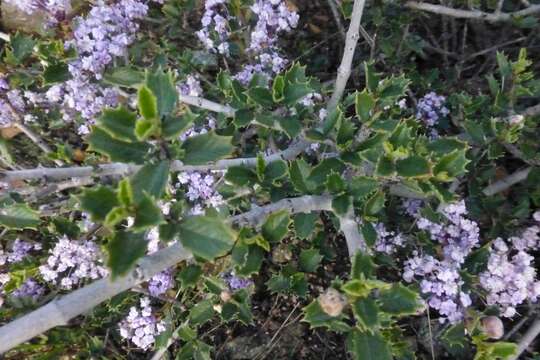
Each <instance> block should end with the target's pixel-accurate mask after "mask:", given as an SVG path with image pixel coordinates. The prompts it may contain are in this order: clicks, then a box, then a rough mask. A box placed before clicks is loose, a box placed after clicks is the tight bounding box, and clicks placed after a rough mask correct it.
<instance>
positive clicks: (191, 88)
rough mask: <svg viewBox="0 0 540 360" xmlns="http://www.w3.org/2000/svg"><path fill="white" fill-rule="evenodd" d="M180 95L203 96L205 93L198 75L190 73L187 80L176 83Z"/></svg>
mask: <svg viewBox="0 0 540 360" xmlns="http://www.w3.org/2000/svg"><path fill="white" fill-rule="evenodd" d="M176 89H177V91H178V93H179V94H180V95H189V96H201V95H202V93H203V90H202V87H201V82H200V81H199V79H197V77H195V76H193V75H188V76H187V77H186V80H185V81H183V82H181V83H179V84H178V85H176Z"/></svg>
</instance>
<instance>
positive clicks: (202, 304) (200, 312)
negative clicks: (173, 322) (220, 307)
mask: <svg viewBox="0 0 540 360" xmlns="http://www.w3.org/2000/svg"><path fill="white" fill-rule="evenodd" d="M213 316H214V306H213V304H212V301H211V300H203V301H199V302H198V303H197V304H196V305H195V306H194V307H193V308H192V309H191V311H190V312H189V322H190V324H192V325H198V324H204V323H205V322H207V321H208V320H210V319H211V318H212V317H213Z"/></svg>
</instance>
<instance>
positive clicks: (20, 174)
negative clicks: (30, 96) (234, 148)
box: [0, 141, 306, 182]
mask: <svg viewBox="0 0 540 360" xmlns="http://www.w3.org/2000/svg"><path fill="white" fill-rule="evenodd" d="M305 148H306V145H305V142H303V141H299V142H296V143H294V144H292V145H291V146H290V147H288V148H287V149H285V150H283V151H280V152H277V153H275V154H272V155H268V156H265V158H264V159H265V161H266V162H267V163H270V162H274V161H277V160H280V159H282V160H292V159H294V158H295V157H296V156H298V154H300V153H301V152H302V151H304V149H305ZM256 162H257V158H255V157H251V158H238V159H224V160H219V161H217V162H215V163H212V164H207V165H184V164H183V163H182V162H181V161H179V160H175V161H173V162H172V164H171V170H173V171H208V170H225V169H228V168H229V167H232V166H239V165H245V166H255V164H256ZM140 168H141V166H140V165H134V164H125V163H110V164H101V165H97V166H95V167H94V166H82V167H80V166H74V167H64V168H45V167H39V168H34V169H25V170H12V171H9V170H6V171H0V179H2V181H6V182H10V181H13V180H31V179H44V180H48V179H54V180H58V179H67V178H80V177H92V176H95V177H102V176H111V175H129V174H133V173H135V172H137V171H138V170H139V169H140Z"/></svg>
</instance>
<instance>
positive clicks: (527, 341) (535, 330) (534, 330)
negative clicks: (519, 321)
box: [509, 318, 540, 360]
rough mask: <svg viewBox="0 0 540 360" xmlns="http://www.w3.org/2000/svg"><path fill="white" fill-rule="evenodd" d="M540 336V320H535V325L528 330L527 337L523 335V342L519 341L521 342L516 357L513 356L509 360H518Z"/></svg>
mask: <svg viewBox="0 0 540 360" xmlns="http://www.w3.org/2000/svg"><path fill="white" fill-rule="evenodd" d="M538 334H540V319H539V318H536V320H534V322H533V324H532V325H531V327H530V328H529V329H528V330H527V332H526V333H525V335H523V337H522V338H521V340H519V342H518V344H517V351H516V353H515V354H514V355H512V356H511V357H510V358H509V360H517V359H518V358H519V356H520V355H521V354H522V353H523V352H524V351H525V350H527V348H528V347H529V345H531V343H532V342H533V341H534V339H536V337H537V336H538Z"/></svg>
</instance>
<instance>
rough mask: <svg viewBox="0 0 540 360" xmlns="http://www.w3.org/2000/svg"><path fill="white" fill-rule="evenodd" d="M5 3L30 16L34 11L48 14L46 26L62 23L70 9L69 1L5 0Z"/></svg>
mask: <svg viewBox="0 0 540 360" xmlns="http://www.w3.org/2000/svg"><path fill="white" fill-rule="evenodd" d="M5 2H6V3H8V4H11V5H13V6H16V7H17V8H18V9H19V10H21V11H22V12H24V13H26V14H27V15H32V14H34V13H35V12H36V11H42V12H44V13H46V14H48V19H47V20H48V21H49V24H47V25H54V24H55V23H57V22H59V21H62V20H63V19H65V17H66V13H67V12H69V11H70V9H71V0H5Z"/></svg>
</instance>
